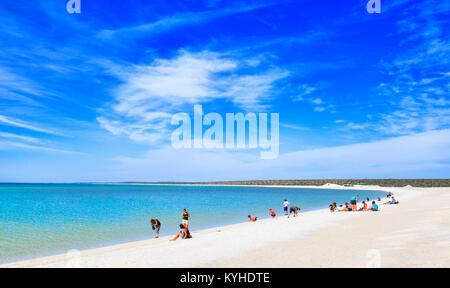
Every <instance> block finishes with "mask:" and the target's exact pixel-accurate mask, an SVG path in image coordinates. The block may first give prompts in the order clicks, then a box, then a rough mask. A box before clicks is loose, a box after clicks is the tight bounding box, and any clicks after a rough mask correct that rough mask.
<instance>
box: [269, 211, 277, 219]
mask: <svg viewBox="0 0 450 288" xmlns="http://www.w3.org/2000/svg"><path fill="white" fill-rule="evenodd" d="M269 214H270V216H272V218H275V217H276V216H277V214H276V213H275V211H273V210H272V209H269Z"/></svg>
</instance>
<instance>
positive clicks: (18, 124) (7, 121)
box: [0, 115, 63, 136]
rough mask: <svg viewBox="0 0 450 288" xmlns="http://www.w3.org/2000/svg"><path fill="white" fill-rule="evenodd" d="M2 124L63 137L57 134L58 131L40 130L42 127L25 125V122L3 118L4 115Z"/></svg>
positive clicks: (0, 118) (1, 118)
mask: <svg viewBox="0 0 450 288" xmlns="http://www.w3.org/2000/svg"><path fill="white" fill-rule="evenodd" d="M0 123H4V124H6V125H10V126H15V127H20V128H24V129H28V130H33V131H37V132H42V133H47V134H53V135H61V136H63V135H62V134H61V133H59V132H56V131H53V130H49V129H45V128H40V127H37V126H34V125H31V124H28V123H25V122H23V121H19V120H16V119H10V118H7V117H5V116H2V115H0Z"/></svg>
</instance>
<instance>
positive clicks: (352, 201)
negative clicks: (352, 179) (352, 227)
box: [350, 194, 358, 211]
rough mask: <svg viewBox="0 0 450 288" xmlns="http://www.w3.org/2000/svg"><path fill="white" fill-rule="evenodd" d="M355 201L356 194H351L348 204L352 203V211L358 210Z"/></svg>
mask: <svg viewBox="0 0 450 288" xmlns="http://www.w3.org/2000/svg"><path fill="white" fill-rule="evenodd" d="M357 203H358V194H356V195H355V196H353V197H352V200H351V201H350V204H352V211H358V207H357Z"/></svg>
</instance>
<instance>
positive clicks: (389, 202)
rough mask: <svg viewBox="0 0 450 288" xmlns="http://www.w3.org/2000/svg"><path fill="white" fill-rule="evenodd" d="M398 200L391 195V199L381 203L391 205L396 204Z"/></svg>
mask: <svg viewBox="0 0 450 288" xmlns="http://www.w3.org/2000/svg"><path fill="white" fill-rule="evenodd" d="M398 203H399V202H398V201H397V200H395V198H394V197H392V199H391V200H390V201H388V202H386V203H383V204H384V205H387V204H391V205H394V204H398Z"/></svg>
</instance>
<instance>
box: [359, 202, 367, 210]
mask: <svg viewBox="0 0 450 288" xmlns="http://www.w3.org/2000/svg"><path fill="white" fill-rule="evenodd" d="M362 204H363V207H361V208H360V209H359V211H367V203H366V201H362Z"/></svg>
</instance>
